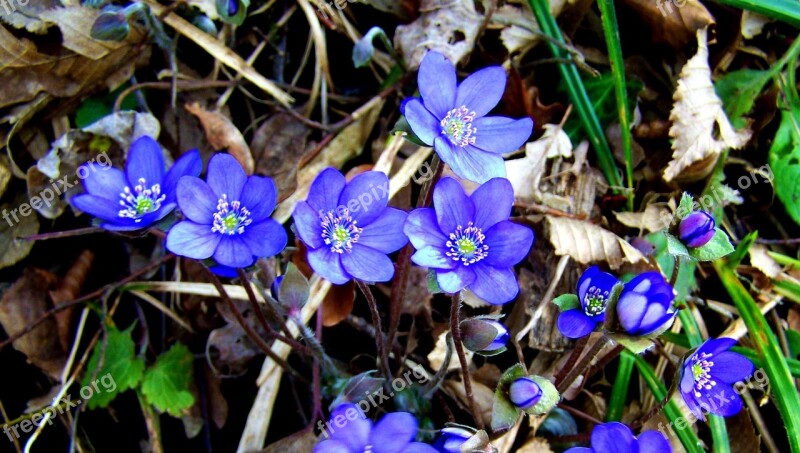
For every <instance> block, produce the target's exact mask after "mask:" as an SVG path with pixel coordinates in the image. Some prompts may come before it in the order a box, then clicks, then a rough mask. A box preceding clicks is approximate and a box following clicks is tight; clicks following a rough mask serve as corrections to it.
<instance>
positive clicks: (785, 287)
mask: <svg viewBox="0 0 800 453" xmlns="http://www.w3.org/2000/svg"><path fill="white" fill-rule="evenodd" d="M772 284H773V285H775V292H776V293H778V294H780V295H781V296H783V297H785V298H787V299H790V300H793V301H794V302H796V303H798V304H800V286H797V285H796V284H794V283H792V282H790V281H786V280H773V281H772Z"/></svg>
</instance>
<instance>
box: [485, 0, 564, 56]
mask: <svg viewBox="0 0 800 453" xmlns="http://www.w3.org/2000/svg"><path fill="white" fill-rule="evenodd" d="M549 4H550V12H551V13H552V14H553V17H558V16H559V15H560V14H561V11H562V10H563V9H564V6H566V4H567V1H566V0H550V2H549ZM490 24H491V25H490V26H492V25H493V26H501V27H504V28H503V30H502V31H501V32H500V39H501V40H502V41H503V45H504V46H505V48H506V50H508V53H509V54H513V53H515V52H521V53H525V52H526V51H527V50H528V49H530V48H531V47H533V46H534V45H536V43H538V42H539V41H540V40H541V36H542V34H541V33H542V32H541V29H540V28H539V23H538V22H536V19H535V18H534V17H533V11H531V8H530V7H529V6H528V5H527V2H522V3H517V4H515V3H507V4H505V5H503V6H501V7H500V8H498V9H497V11H495V12H494V14H492V18H491V21H490Z"/></svg>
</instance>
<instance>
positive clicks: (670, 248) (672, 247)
mask: <svg viewBox="0 0 800 453" xmlns="http://www.w3.org/2000/svg"><path fill="white" fill-rule="evenodd" d="M664 236H665V237H666V238H667V253H668V254H670V255H671V256H678V257H680V256H685V257H687V258H691V257H692V255H691V254H689V249H687V248H686V246H685V245H683V242H681V240H680V239H678V238H676V237H675V236H673V235H671V234H669V233H667V232H664Z"/></svg>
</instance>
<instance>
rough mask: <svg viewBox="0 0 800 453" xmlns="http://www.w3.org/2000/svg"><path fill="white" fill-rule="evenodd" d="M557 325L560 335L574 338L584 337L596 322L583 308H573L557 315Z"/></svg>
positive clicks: (590, 331)
mask: <svg viewBox="0 0 800 453" xmlns="http://www.w3.org/2000/svg"><path fill="white" fill-rule="evenodd" d="M557 325H558V330H559V331H560V332H561V334H562V335H564V336H565V337H567V338H573V339H574V338H581V337H585V336H586V335H589V334H590V333H592V331H593V330H594V327H595V326H596V325H597V323H596V322H595V320H594V319H592V318H590V317H589V316H587V315H586V313H584V312H583V310H580V309H578V308H573V309H570V310H567V311H563V312H561V314H559V315H558V323H557Z"/></svg>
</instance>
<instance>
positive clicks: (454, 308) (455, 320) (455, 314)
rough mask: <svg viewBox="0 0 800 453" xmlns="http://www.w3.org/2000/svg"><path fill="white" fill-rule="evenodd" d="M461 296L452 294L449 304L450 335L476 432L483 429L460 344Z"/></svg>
mask: <svg viewBox="0 0 800 453" xmlns="http://www.w3.org/2000/svg"><path fill="white" fill-rule="evenodd" d="M460 309H461V294H460V293H455V294H453V299H452V302H451V304H450V333H451V334H452V335H453V343H454V344H455V346H456V354H458V361H459V362H460V363H461V374H462V376H463V377H464V393H465V394H466V397H467V401H469V409H470V412H472V418H473V419H475V427H476V428H478V430H482V429H483V418H481V416H480V414H479V413H478V406H477V405H476V404H475V398H473V396H472V380H471V379H470V374H469V364H468V363H467V356H466V355H465V354H464V345H463V344H461V315H460Z"/></svg>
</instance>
